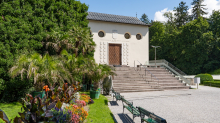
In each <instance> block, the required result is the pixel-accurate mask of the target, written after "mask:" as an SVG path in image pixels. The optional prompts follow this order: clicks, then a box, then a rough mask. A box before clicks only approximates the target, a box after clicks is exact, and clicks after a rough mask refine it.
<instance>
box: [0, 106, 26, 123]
mask: <svg viewBox="0 0 220 123" xmlns="http://www.w3.org/2000/svg"><path fill="white" fill-rule="evenodd" d="M21 107H22V105H21V104H20V103H18V102H14V103H0V109H1V110H3V111H4V112H5V114H6V115H7V116H8V119H9V120H11V119H12V120H13V119H14V118H15V117H16V116H19V114H18V112H21ZM0 123H4V121H3V120H2V119H0Z"/></svg>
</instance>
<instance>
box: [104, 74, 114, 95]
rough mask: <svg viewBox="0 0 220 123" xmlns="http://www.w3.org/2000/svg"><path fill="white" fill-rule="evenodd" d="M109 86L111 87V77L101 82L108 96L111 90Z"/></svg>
mask: <svg viewBox="0 0 220 123" xmlns="http://www.w3.org/2000/svg"><path fill="white" fill-rule="evenodd" d="M111 86H112V79H111V77H110V78H109V77H106V78H105V79H104V80H103V90H104V92H105V94H106V95H109V92H110V90H111Z"/></svg>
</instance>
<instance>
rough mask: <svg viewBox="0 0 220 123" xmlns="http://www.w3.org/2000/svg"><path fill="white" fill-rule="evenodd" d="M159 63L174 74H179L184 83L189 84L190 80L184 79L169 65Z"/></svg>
mask: <svg viewBox="0 0 220 123" xmlns="http://www.w3.org/2000/svg"><path fill="white" fill-rule="evenodd" d="M158 64H159V65H162V66H164V67H166V68H167V69H169V70H170V71H171V72H172V73H174V74H175V75H177V76H179V77H180V78H181V79H182V80H183V81H184V82H185V83H187V84H188V85H190V81H189V80H188V79H186V78H185V77H184V76H182V75H181V74H179V73H178V72H177V71H175V70H174V69H172V68H171V67H170V66H168V65H167V64H165V63H158Z"/></svg>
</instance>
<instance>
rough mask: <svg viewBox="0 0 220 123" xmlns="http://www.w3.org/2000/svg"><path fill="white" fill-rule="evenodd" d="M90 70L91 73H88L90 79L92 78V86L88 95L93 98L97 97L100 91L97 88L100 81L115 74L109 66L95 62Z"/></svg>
mask: <svg viewBox="0 0 220 123" xmlns="http://www.w3.org/2000/svg"><path fill="white" fill-rule="evenodd" d="M91 71H92V72H91V73H92V74H90V79H91V80H92V82H93V85H94V87H93V90H92V91H90V97H91V98H93V99H98V98H99V95H100V91H101V89H100V88H99V84H100V81H102V80H103V79H104V78H106V77H108V76H110V75H112V76H113V75H116V74H115V73H114V72H113V69H112V68H111V67H110V66H108V65H102V64H99V65H97V64H96V65H95V67H93V69H91Z"/></svg>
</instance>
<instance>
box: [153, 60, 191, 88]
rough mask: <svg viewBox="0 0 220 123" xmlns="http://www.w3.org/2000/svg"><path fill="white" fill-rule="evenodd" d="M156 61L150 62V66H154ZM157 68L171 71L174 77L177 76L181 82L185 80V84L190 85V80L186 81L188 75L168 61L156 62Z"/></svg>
mask: <svg viewBox="0 0 220 123" xmlns="http://www.w3.org/2000/svg"><path fill="white" fill-rule="evenodd" d="M154 62H155V61H153V60H152V61H149V64H150V65H153V63H154ZM156 63H157V66H162V67H165V68H166V69H168V70H169V71H171V72H172V73H173V74H174V75H176V76H177V77H179V78H180V79H181V80H183V81H184V82H185V83H187V84H188V85H190V83H191V82H190V80H188V79H186V78H185V77H184V76H186V75H187V74H185V73H184V72H183V71H181V70H180V69H178V68H177V67H175V66H174V65H172V64H171V63H169V62H168V61H166V60H164V59H163V60H156Z"/></svg>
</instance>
